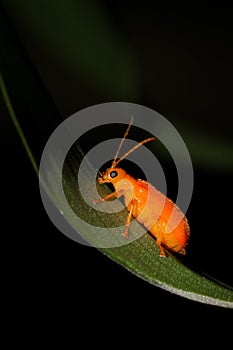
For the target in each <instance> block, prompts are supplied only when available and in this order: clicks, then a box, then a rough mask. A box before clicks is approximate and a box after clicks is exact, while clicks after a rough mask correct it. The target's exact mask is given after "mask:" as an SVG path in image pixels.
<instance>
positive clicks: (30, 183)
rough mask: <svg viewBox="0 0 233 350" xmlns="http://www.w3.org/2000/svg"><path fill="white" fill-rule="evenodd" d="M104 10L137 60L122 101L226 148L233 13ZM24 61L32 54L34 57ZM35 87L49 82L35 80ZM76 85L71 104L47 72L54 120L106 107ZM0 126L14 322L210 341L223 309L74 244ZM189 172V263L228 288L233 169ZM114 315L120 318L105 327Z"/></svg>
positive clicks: (108, 5)
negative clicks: (136, 93) (132, 87)
mask: <svg viewBox="0 0 233 350" xmlns="http://www.w3.org/2000/svg"><path fill="white" fill-rule="evenodd" d="M103 6H104V8H105V11H107V13H108V16H109V18H110V19H111V21H112V22H113V24H114V26H115V28H116V30H117V31H119V33H120V34H121V35H122V36H124V40H125V41H126V42H127V43H128V45H129V47H130V49H131V50H132V51H133V52H134V54H135V55H136V57H137V61H138V62H139V72H140V89H141V92H140V94H141V95H140V99H138V100H137V99H136V98H132V101H129V102H135V103H139V104H143V105H145V106H148V107H150V108H153V109H155V110H156V111H158V112H159V113H161V114H163V115H164V116H169V117H170V121H171V122H173V123H174V124H175V125H176V123H177V125H178V124H179V125H189V126H190V127H191V128H192V129H193V130H194V134H195V135H196V137H198V133H199V132H202V134H204V135H205V134H211V135H214V136H216V137H217V136H219V135H220V136H221V137H223V138H224V140H225V141H226V142H229V144H230V143H231V142H232V81H233V79H232V78H233V64H232V62H233V60H232V59H233V40H232V34H233V31H232V29H233V28H232V27H233V25H232V19H231V15H230V13H231V11H230V8H229V7H227V6H225V7H224V5H220V7H219V6H217V5H214V4H211V5H210V4H209V5H200V6H197V5H195V6H194V5H191V4H189V5H187V7H186V8H185V7H184V6H182V7H180V8H179V7H177V6H173V7H170V6H168V5H167V6H166V5H157V6H153V5H151V4H150V3H149V2H144V3H143V4H142V3H140V4H135V3H134V4H125V3H124V2H123V1H117V2H107V1H106V2H103ZM16 31H17V26H16ZM155 41H156V45H154V42H155ZM168 43H169V45H167V44H168ZM36 50H37V52H38V50H39V49H38V48H36ZM30 54H31V55H32V57H33V51H32V52H31V53H30ZM45 56H46V55H45V54H44V57H45ZM44 57H43V65H41V67H40V68H41V69H42V70H43V67H46V69H45V70H44V71H48V67H49V65H50V64H51V62H50V61H48V62H46V61H45V59H44ZM37 68H38V65H37ZM43 79H44V83H45V85H46V76H45V75H44V74H43ZM62 79H63V80H64V88H63V89H62V88H61V86H62ZM67 82H68V84H67ZM69 83H70V85H69ZM75 84H76V85H75V86H76V87H78V88H79V91H82V97H83V99H82V101H81V102H80V101H79V102H77V96H76V93H77V89H76V90H73V89H72V88H71V87H73V86H74V81H73V79H72V76H69V75H68V74H67V75H66V74H65V70H63V71H62V72H61V74H59V75H57V76H53V77H52V75H48V90H49V91H50V93H51V91H52V95H53V98H54V99H55V103H56V105H57V107H58V109H59V111H60V113H61V115H62V117H63V118H65V117H68V116H69V115H71V114H72V113H75V112H77V111H78V110H80V109H81V108H84V107H88V106H89V105H93V104H96V103H102V102H108V101H106V100H105V97H104V96H101V95H99V94H98V93H96V92H95V91H93V89H92V87H91V84H90V86H89V85H88V83H87V82H86V84H85V85H84V86H83V85H82V84H83V81H80V82H75ZM79 84H80V85H79ZM67 86H70V88H69V89H68V91H67ZM61 96H62V98H61ZM56 98H57V100H56ZM113 100H114V98H113ZM174 115H175V116H176V117H173V116H174ZM173 118H174V119H173ZM3 123H4V124H3V125H4V127H3V128H2V127H1V131H2V132H3V135H2V136H1V139H2V140H3V141H4V144H3V145H2V161H3V164H4V167H3V168H2V175H3V181H2V193H3V195H4V194H5V196H4V197H3V198H4V203H6V205H5V208H6V209H7V211H6V212H7V214H10V216H9V217H8V216H7V215H6V216H5V215H4V216H3V219H2V220H3V222H5V223H6V226H5V229H4V230H3V232H4V233H3V236H7V237H8V238H10V243H9V244H8V245H7V246H6V247H2V249H3V250H6V251H7V257H6V258H5V266H7V267H9V273H7V274H8V277H10V280H11V282H12V283H11V285H12V287H11V291H13V298H12V303H14V304H15V305H17V306H20V309H21V313H22V314H24V313H25V314H26V317H27V318H28V319H29V320H30V319H31V318H32V319H33V317H34V316H35V315H40V316H41V315H43V317H44V318H45V319H47V320H49V319H50V317H51V322H53V321H52V320H53V319H54V316H55V318H56V317H58V319H59V317H60V315H61V314H63V313H64V315H65V316H64V318H62V319H61V323H63V322H64V323H66V321H67V320H66V318H67V319H68V320H70V318H71V317H75V319H76V320H77V322H79V321H80V320H82V327H84V329H89V330H91V329H92V327H93V326H94V325H96V324H98V323H100V324H101V326H102V330H103V332H104V331H105V330H106V329H109V331H108V332H109V334H110V335H112V336H113V337H114V336H115V335H116V334H119V337H121V336H122V335H125V334H127V335H128V336H133V334H132V333H130V334H129V333H128V327H130V329H131V332H132V330H133V332H134V336H135V333H136V335H138V337H139V336H140V331H142V334H148V337H150V336H151V337H152V339H153V338H155V339H158V338H159V333H160V328H162V329H163V328H164V327H168V328H170V327H171V329H174V327H175V326H177V328H175V329H176V331H175V335H176V336H178V338H179V341H180V340H181V339H182V338H183V334H184V333H186V332H189V331H190V327H189V323H190V322H191V321H193V320H194V319H195V320H196V323H195V321H193V322H194V323H193V326H192V332H194V333H195V331H196V330H197V329H198V333H197V334H198V335H200V336H201V335H203V334H205V336H206V337H207V336H208V335H210V336H211V335H212V336H213V333H214V332H212V331H211V332H210V333H208V331H207V329H206V327H207V324H208V325H210V327H211V329H212V330H213V329H214V328H213V327H218V326H220V324H223V325H224V327H225V330H226V329H227V327H228V326H229V320H230V319H231V317H232V313H231V310H226V309H222V308H219V307H215V306H209V305H205V304H201V303H197V302H194V301H191V300H188V299H184V298H181V297H179V296H177V295H173V294H170V293H169V292H166V291H163V290H161V289H159V288H156V287H154V286H152V285H150V284H148V283H147V282H145V281H143V280H141V279H139V278H137V277H136V276H134V275H132V274H131V273H129V272H128V271H126V270H125V269H123V268H122V267H121V266H119V265H117V264H116V263H114V262H112V261H110V260H109V259H108V258H106V257H105V256H104V255H102V254H101V253H100V252H98V251H97V250H95V249H91V248H88V247H85V246H80V245H78V244H77V243H75V242H72V241H71V240H69V239H68V238H67V237H65V236H64V235H63V234H62V233H60V232H59V231H58V230H57V229H56V228H55V227H54V225H53V224H52V223H51V222H50V220H49V218H48V216H47V214H46V212H45V210H44V208H43V205H42V202H41V199H40V193H39V187H38V178H37V176H36V174H34V172H33V169H32V167H31V164H30V162H29V160H28V158H27V156H26V154H25V151H24V149H23V147H22V145H21V143H20V140H19V138H18V136H17V134H16V131H15V130H14V127H13V125H12V124H11V122H10V121H9V119H8V118H7V115H3ZM182 123H183V124H182ZM190 142H192V141H190ZM223 157H224V155H223ZM194 175H195V188H194V195H193V199H192V203H191V206H190V208H189V210H188V218H189V221H190V226H191V233H192V235H191V241H190V245H189V248H188V249H189V250H188V257H187V264H190V265H191V266H193V267H194V268H195V269H196V270H197V271H198V270H199V271H201V272H203V273H206V274H210V275H211V276H213V277H215V278H218V279H219V280H221V281H222V282H225V283H229V284H230V285H232V282H233V281H232V266H231V262H232V257H231V255H232V225H231V221H230V219H231V207H232V205H231V202H229V204H227V202H226V201H227V200H228V198H229V200H230V201H231V194H232V190H231V189H230V185H231V180H232V171H222V170H219V169H218V168H217V167H216V169H213V168H210V169H208V167H207V168H203V167H201V166H200V167H199V165H198V164H195V163H194ZM9 185H10V196H9V191H8V188H9ZM213 202H216V205H215V210H214V214H213ZM28 306H29V307H28ZM26 309H27V311H26ZM170 316H171V318H170ZM19 318H20V317H19ZM116 319H118V322H114V321H116ZM67 322H68V321H67ZM112 322H114V323H113V324H114V328H113V329H111V323H112ZM77 329H78V326H77ZM226 333H227V331H226ZM215 335H217V333H215ZM224 336H225V335H224ZM225 339H226V338H225Z"/></svg>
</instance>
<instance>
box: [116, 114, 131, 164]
mask: <svg viewBox="0 0 233 350" xmlns="http://www.w3.org/2000/svg"><path fill="white" fill-rule="evenodd" d="M133 121H134V117H131V119H130V122H129V125H128V127H127V129H126V132H125V133H124V136H123V137H122V139H121V142H120V144H119V146H118V149H117V151H116V155H115V157H114V159H113V162H112V166H111V168H115V165H116V164H118V163H119V161H116V159H117V157H118V154H119V152H120V149H121V147H122V145H123V143H124V141H125V139H126V136H127V135H128V133H129V130H130V128H131V125H132V124H133Z"/></svg>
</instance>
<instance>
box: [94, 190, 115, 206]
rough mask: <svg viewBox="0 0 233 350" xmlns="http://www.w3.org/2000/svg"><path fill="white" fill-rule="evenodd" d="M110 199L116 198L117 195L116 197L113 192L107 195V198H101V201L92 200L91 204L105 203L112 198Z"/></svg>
mask: <svg viewBox="0 0 233 350" xmlns="http://www.w3.org/2000/svg"><path fill="white" fill-rule="evenodd" d="M112 197H116V198H118V197H119V195H118V193H117V192H116V191H115V192H113V193H109V194H107V196H105V197H103V198H101V199H93V201H92V202H93V204H98V203H102V202H105V201H107V200H108V199H109V198H112Z"/></svg>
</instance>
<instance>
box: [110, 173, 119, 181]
mask: <svg viewBox="0 0 233 350" xmlns="http://www.w3.org/2000/svg"><path fill="white" fill-rule="evenodd" d="M117 175H118V173H117V171H111V173H110V177H111V178H112V179H113V178H114V177H116V176H117Z"/></svg>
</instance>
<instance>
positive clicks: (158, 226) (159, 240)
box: [156, 219, 166, 257]
mask: <svg viewBox="0 0 233 350" xmlns="http://www.w3.org/2000/svg"><path fill="white" fill-rule="evenodd" d="M163 226H164V225H163V223H161V222H160V220H159V219H158V220H157V222H156V229H157V230H156V231H157V232H156V243H157V246H158V247H159V255H160V256H161V257H165V256H166V253H165V250H164V248H163V246H162V231H163Z"/></svg>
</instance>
